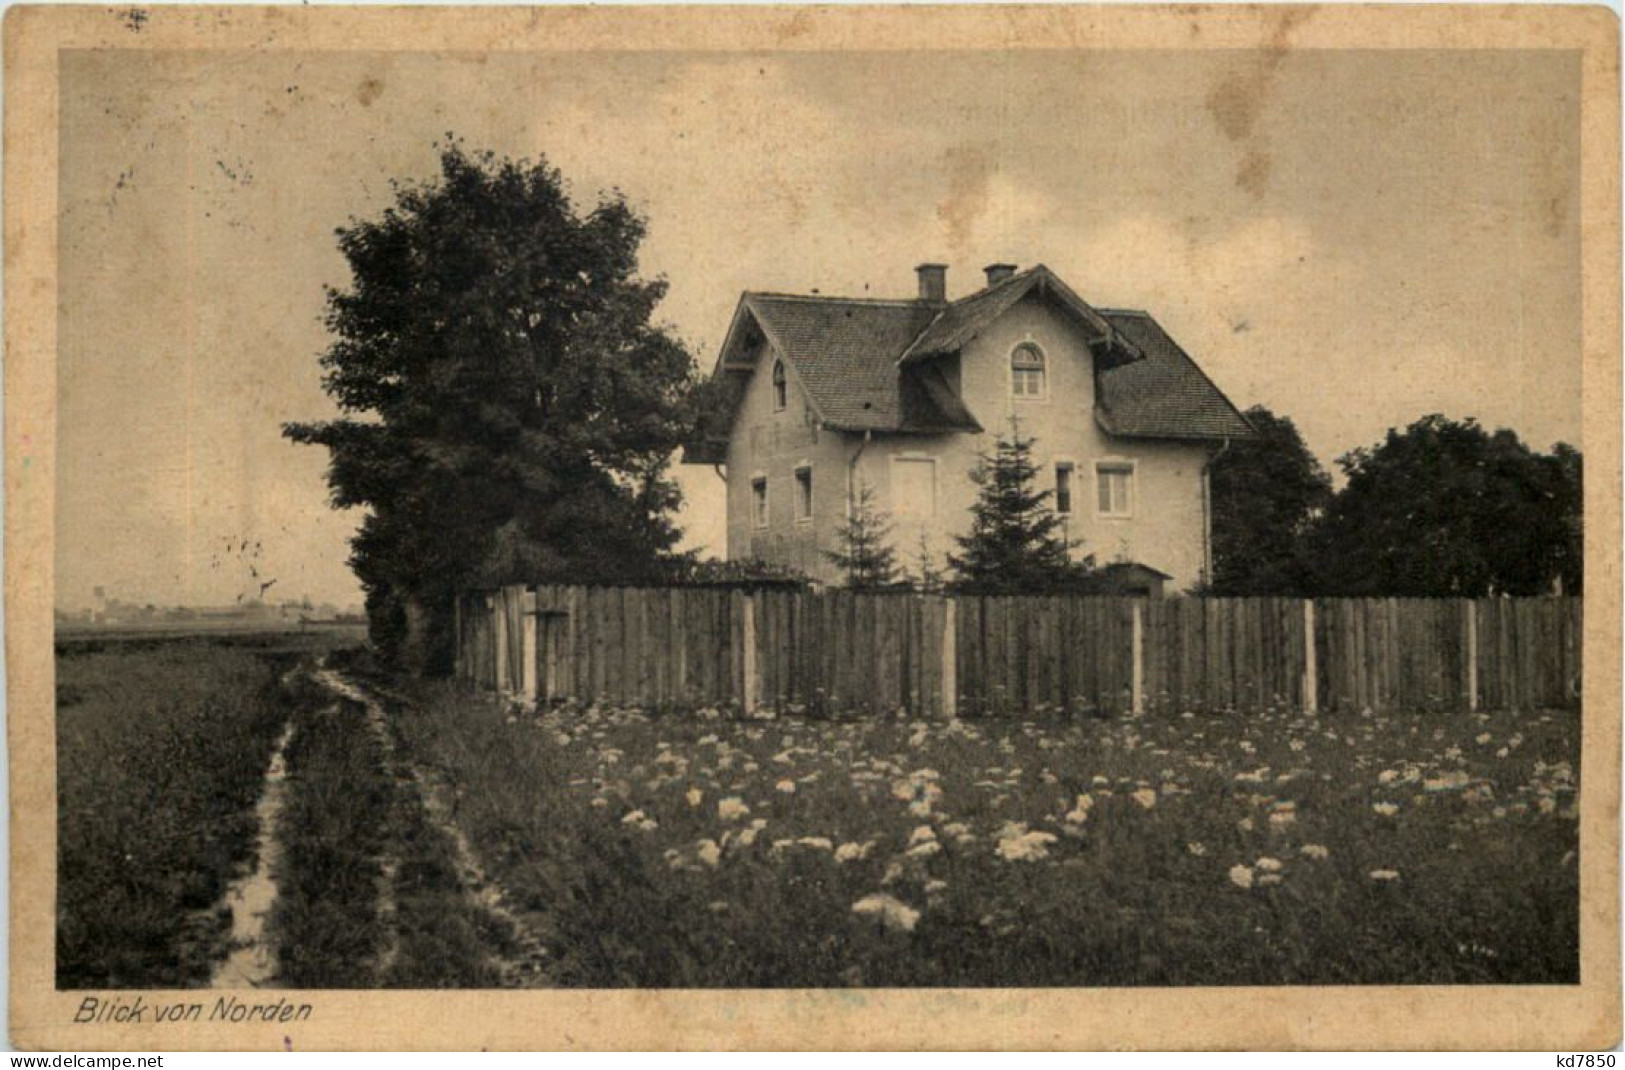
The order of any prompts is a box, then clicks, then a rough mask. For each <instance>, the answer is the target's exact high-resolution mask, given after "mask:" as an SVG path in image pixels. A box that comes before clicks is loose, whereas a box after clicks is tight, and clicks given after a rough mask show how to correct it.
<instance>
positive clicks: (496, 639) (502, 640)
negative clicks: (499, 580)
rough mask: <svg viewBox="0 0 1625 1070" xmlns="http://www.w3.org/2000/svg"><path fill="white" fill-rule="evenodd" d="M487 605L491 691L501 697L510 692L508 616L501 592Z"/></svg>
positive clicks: (487, 601) (492, 597)
mask: <svg viewBox="0 0 1625 1070" xmlns="http://www.w3.org/2000/svg"><path fill="white" fill-rule="evenodd" d="M485 604H486V607H487V609H489V610H490V613H491V655H492V661H493V663H494V664H492V666H491V690H492V691H495V692H496V693H497V694H499V695H500V694H501V693H502V692H504V691H506V690H508V614H507V613H505V612H503V607H502V592H501V591H500V590H498V591H497V593H496V594H493V595H490V596H488V597H487V598H486V600H485Z"/></svg>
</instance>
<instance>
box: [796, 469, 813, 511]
mask: <svg viewBox="0 0 1625 1070" xmlns="http://www.w3.org/2000/svg"><path fill="white" fill-rule="evenodd" d="M796 519H797V520H811V519H812V469H811V468H797V469H796Z"/></svg>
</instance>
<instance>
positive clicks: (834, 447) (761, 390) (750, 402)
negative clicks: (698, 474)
mask: <svg viewBox="0 0 1625 1070" xmlns="http://www.w3.org/2000/svg"><path fill="white" fill-rule="evenodd" d="M773 361H774V356H773V353H772V351H771V349H767V348H764V351H763V353H762V354H761V355H760V356H759V357H758V361H757V367H756V369H755V371H754V372H753V373H752V374H751V377H750V383H749V385H747V386H746V388H745V396H744V397H743V398H742V399H741V400H740V403H739V408H738V411H737V413H736V415H735V418H734V430H733V433H732V435H731V436H730V438H729V444H728V463H727V475H728V559H729V560H744V559H749V558H755V559H757V560H761V561H769V562H772V563H775V564H782V565H789V566H792V567H794V568H798V569H800V570H802V571H803V572H806V573H809V574H811V575H814V576H817V577H820V578H826V579H834V578H835V577H834V574H833V570H832V569H831V567H830V565H829V563H828V561H826V560H825V559H824V557H823V554H822V553H821V550H822V549H823V548H827V547H829V546H831V545H833V542H834V539H835V530H836V528H837V527H838V526H839V525H840V524H841V523H842V521H843V518H844V517H845V513H846V497H845V495H846V489H845V488H846V456H847V447H846V446H845V444H844V443H843V437H844V436H842V435H840V434H838V433H836V432H833V431H828V430H824V429H821V428H819V427H818V426H817V422H816V419H815V418H814V416H813V413H812V410H811V407H810V406H809V404H808V402H807V397H806V394H805V393H803V391H802V390H801V386H800V384H799V383H798V382H797V381H796V377H795V371H794V369H792V368H790V367H789V365H788V364H786V366H785V367H786V376H787V379H788V390H787V393H788V398H787V402H788V403H787V404H786V405H785V407H784V409H783V410H782V411H774V407H773V400H774V399H773V374H772V373H773ZM803 464H807V465H810V466H811V468H812V470H813V515H812V518H811V520H802V521H798V520H796V519H795V470H796V469H797V468H798V467H800V466H801V465H803ZM758 476H765V477H766V478H767V481H768V517H769V521H768V525H767V527H765V528H758V527H756V526H755V524H754V518H753V516H752V510H751V481H752V480H753V479H755V478H756V477H758Z"/></svg>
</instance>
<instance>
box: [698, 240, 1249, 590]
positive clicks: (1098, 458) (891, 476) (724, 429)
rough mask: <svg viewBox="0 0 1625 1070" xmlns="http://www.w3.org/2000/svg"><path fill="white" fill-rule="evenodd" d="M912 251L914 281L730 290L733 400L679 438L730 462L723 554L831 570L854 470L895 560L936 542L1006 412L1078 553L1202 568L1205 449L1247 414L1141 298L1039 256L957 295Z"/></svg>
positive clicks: (1239, 427) (819, 572) (1187, 581)
mask: <svg viewBox="0 0 1625 1070" xmlns="http://www.w3.org/2000/svg"><path fill="white" fill-rule="evenodd" d="M917 270H918V274H919V296H918V297H916V298H914V299H912V300H873V299H866V298H864V299H860V298H842V297H823V296H798V295H790V294H773V293H755V292H747V293H745V294H744V295H743V296H742V297H741V298H740V299H739V305H738V308H737V310H736V311H735V313H734V318H733V323H732V325H731V326H730V327H729V329H728V335H727V338H726V339H725V340H724V342H723V345H722V351H721V353H720V354H719V356H718V358H717V363H716V369H715V371H714V372H713V375H714V376H718V377H722V378H723V379H724V381H725V383H726V387H727V389H726V396H727V398H728V404H727V406H726V407H725V411H724V412H722V413H721V414H720V415H719V417H718V418H717V419H715V420H713V421H712V422H711V423H710V425H709V426H707V427H706V428H705V429H703V437H702V441H700V442H698V443H696V444H695V445H692V446H690V447H689V448H688V449H687V450H685V452H684V458H683V459H684V461H685V463H690V464H712V465H718V466H720V469H721V471H722V472H723V474H724V475H725V478H726V480H727V487H728V493H727V498H728V506H727V508H728V549H727V554H728V557H729V559H730V560H733V559H745V558H757V559H761V560H764V561H770V562H776V563H781V564H786V565H791V566H795V567H797V568H800V569H802V570H804V571H806V572H808V573H811V574H813V575H815V576H819V577H821V578H824V579H829V580H835V579H838V577H837V576H836V575H835V572H834V569H833V568H832V567H831V566H830V564H829V562H828V561H827V560H826V559H825V558H824V556H823V551H824V550H827V549H830V548H832V547H834V546H835V545H836V539H837V536H836V530H837V528H838V527H839V526H840V525H841V524H842V522H843V520H844V518H845V516H846V513H847V510H848V508H849V502H850V500H851V496H852V494H853V493H854V490H855V488H857V487H858V486H859V485H867V486H869V487H871V488H872V489H873V491H874V494H875V503H876V505H877V507H878V508H880V509H882V510H885V511H886V512H888V513H890V514H891V517H892V522H893V528H894V534H893V541H894V544H895V545H896V547H897V549H898V554H899V559H900V561H902V562H904V563H907V562H910V561H913V560H915V559H916V558H917V557H918V554H919V550H920V548H921V546H922V545H923V546H924V547H925V548H926V550H927V552H929V553H931V554H932V555H933V556H934V557H935V558H936V559H937V560H938V561H939V562H940V560H941V558H942V555H943V554H944V553H945V552H946V551H948V550H950V549H952V548H953V542H952V536H953V535H954V534H958V533H962V532H963V531H964V530H965V529H966V528H967V527H968V526H969V522H970V507H971V504H972V502H973V501H974V500H975V497H976V488H975V486H974V484H973V483H972V482H971V480H970V472H971V469H972V468H973V467H974V466H975V464H976V459H977V454H978V453H979V452H981V451H986V450H989V449H990V448H991V447H992V444H993V439H994V436H995V435H996V434H997V433H998V432H999V431H1000V430H1002V429H1004V428H1007V427H1008V426H1009V421H1010V418H1011V417H1012V416H1014V417H1016V418H1017V419H1018V420H1019V426H1020V428H1021V430H1022V433H1023V434H1025V435H1030V436H1032V437H1033V438H1034V439H1035V440H1036V441H1035V444H1034V459H1035V461H1036V462H1037V463H1038V465H1039V469H1040V471H1041V472H1042V473H1043V476H1042V478H1043V479H1044V480H1045V481H1046V483H1047V484H1048V486H1049V488H1050V489H1052V490H1053V491H1054V498H1053V499H1052V502H1051V504H1052V506H1053V507H1054V508H1055V510H1056V511H1057V512H1058V513H1060V514H1061V515H1062V516H1063V518H1064V519H1065V522H1066V530H1067V534H1068V535H1069V536H1070V537H1071V538H1074V539H1078V540H1080V541H1081V546H1080V548H1079V550H1078V553H1080V554H1082V553H1092V554H1094V555H1095V558H1096V560H1097V561H1098V562H1100V563H1102V564H1104V563H1108V562H1123V561H1127V562H1134V563H1136V564H1139V565H1143V566H1147V567H1148V568H1150V569H1153V570H1156V571H1157V572H1160V573H1162V574H1164V575H1165V576H1166V577H1167V580H1168V582H1167V586H1168V587H1169V588H1171V589H1174V590H1178V589H1183V588H1186V587H1189V586H1191V585H1193V584H1195V583H1197V582H1199V581H1200V580H1202V579H1203V578H1204V577H1205V576H1206V575H1207V573H1208V571H1209V528H1210V502H1209V497H1208V479H1207V473H1208V466H1209V464H1210V463H1211V462H1212V460H1213V458H1214V457H1215V456H1217V455H1218V453H1219V452H1220V451H1222V450H1223V449H1224V448H1225V447H1226V444H1227V443H1229V442H1231V441H1234V440H1236V439H1240V438H1245V437H1249V436H1251V435H1252V433H1253V432H1252V430H1251V428H1250V427H1249V426H1248V425H1247V422H1246V420H1244V419H1243V418H1242V416H1241V414H1240V413H1239V412H1238V411H1237V410H1236V407H1235V406H1234V405H1232V404H1231V402H1230V401H1229V399H1228V398H1226V397H1225V396H1224V394H1223V393H1222V392H1221V391H1220V390H1219V388H1218V387H1217V386H1215V385H1214V383H1213V381H1212V380H1211V379H1209V378H1208V377H1207V376H1206V375H1204V374H1203V373H1202V371H1201V369H1200V368H1198V367H1197V366H1196V362H1195V361H1193V360H1192V359H1191V358H1190V356H1189V355H1187V354H1186V353H1185V351H1184V350H1182V349H1181V348H1180V347H1179V346H1178V345H1177V344H1176V343H1175V342H1174V341H1173V339H1171V338H1169V337H1168V335H1167V333H1166V332H1164V331H1163V329H1162V327H1161V326H1160V325H1158V323H1157V321H1156V320H1154V319H1152V318H1151V316H1150V315H1149V314H1147V313H1145V312H1134V311H1124V310H1115V309H1097V308H1093V307H1091V306H1090V305H1088V304H1087V303H1085V302H1084V301H1083V300H1082V299H1081V298H1080V297H1078V295H1077V294H1075V293H1073V292H1072V290H1071V289H1070V288H1069V287H1068V286H1067V285H1066V284H1065V283H1063V282H1062V281H1061V280H1060V279H1059V278H1058V277H1056V275H1055V274H1054V273H1053V272H1051V271H1050V270H1049V269H1048V268H1046V267H1044V266H1043V265H1038V266H1036V267H1033V268H1030V269H1028V270H1026V271H1019V272H1018V271H1016V270H1015V268H1014V266H1012V265H1008V264H992V265H989V266H988V267H987V268H986V272H987V285H986V286H984V287H983V288H982V289H980V290H978V291H977V292H975V293H973V294H971V295H969V296H967V297H963V298H960V299H958V300H955V301H949V300H948V299H947V294H946V282H947V269H946V267H944V266H943V265H940V264H922V265H920V267H919V268H918V269H917ZM860 481H861V484H860Z"/></svg>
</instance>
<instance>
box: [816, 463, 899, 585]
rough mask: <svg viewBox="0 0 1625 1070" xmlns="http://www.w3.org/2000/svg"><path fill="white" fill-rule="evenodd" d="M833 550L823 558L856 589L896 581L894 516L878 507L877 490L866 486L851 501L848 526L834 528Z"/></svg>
mask: <svg viewBox="0 0 1625 1070" xmlns="http://www.w3.org/2000/svg"><path fill="white" fill-rule="evenodd" d="M835 538H836V539H837V540H838V542H837V547H836V549H834V550H825V551H824V556H825V557H826V558H828V559H829V560H830V561H831V562H832V563H833V564H834V565H835V567H836V568H839V569H840V570H841V571H842V572H843V573H844V574H845V576H846V585H847V586H848V587H850V588H852V589H854V590H866V589H873V588H876V587H886V586H889V585H890V584H893V583H895V582H897V559H896V553H895V552H894V551H893V550H892V548H891V542H890V539H891V517H890V516H889V515H888V514H886V513H884V512H881V511H879V510H877V509H876V508H875V496H874V491H873V490H871V489H870V488H869V486H868V485H867V484H865V485H864V486H863V487H862V488H861V489H860V490H859V491H858V493H857V496H856V497H855V498H854V499H853V500H852V509H851V511H850V512H849V514H848V515H847V518H846V523H845V524H842V525H841V526H840V527H838V528H836V529H835Z"/></svg>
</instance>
